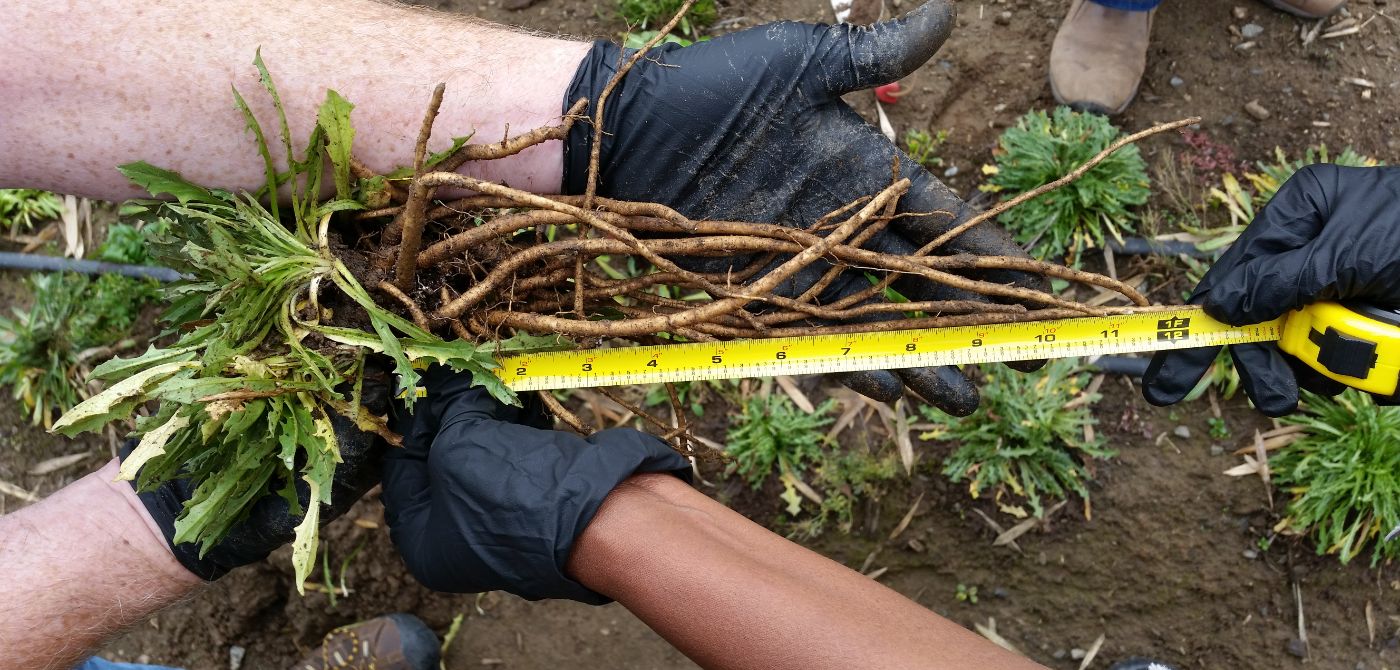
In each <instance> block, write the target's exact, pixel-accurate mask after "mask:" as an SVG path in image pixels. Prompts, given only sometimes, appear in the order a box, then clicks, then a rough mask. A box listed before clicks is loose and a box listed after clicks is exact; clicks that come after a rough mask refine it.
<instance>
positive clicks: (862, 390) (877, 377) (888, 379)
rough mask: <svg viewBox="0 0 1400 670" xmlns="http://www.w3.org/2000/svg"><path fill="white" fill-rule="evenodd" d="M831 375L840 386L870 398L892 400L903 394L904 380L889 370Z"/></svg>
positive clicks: (884, 400)
mask: <svg viewBox="0 0 1400 670" xmlns="http://www.w3.org/2000/svg"><path fill="white" fill-rule="evenodd" d="M832 376H833V377H834V378H835V379H836V381H838V382H841V385H842V386H845V387H846V388H848V389H851V390H852V391H855V392H856V393H859V394H861V395H863V396H865V397H867V398H870V399H871V400H878V401H880V402H894V401H896V400H899V397H900V396H902V395H904V382H903V381H901V380H900V379H899V376H898V375H896V374H895V373H893V372H890V371H889V370H864V371H860V372H838V373H836V374H834V375H832Z"/></svg>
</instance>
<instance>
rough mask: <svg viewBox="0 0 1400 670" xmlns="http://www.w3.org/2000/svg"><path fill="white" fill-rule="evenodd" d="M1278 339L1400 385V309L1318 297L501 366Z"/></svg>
mask: <svg viewBox="0 0 1400 670" xmlns="http://www.w3.org/2000/svg"><path fill="white" fill-rule="evenodd" d="M1274 340H1279V341H1280V342H1279V344H1280V346H1281V347H1282V348H1283V349H1284V350H1285V351H1287V352H1289V353H1291V354H1293V355H1294V356H1297V357H1299V358H1301V359H1303V360H1305V361H1307V362H1308V363H1309V364H1311V365H1312V366H1313V367H1315V368H1317V369H1318V370H1319V371H1320V372H1322V373H1323V374H1325V375H1327V376H1329V377H1332V378H1333V379H1336V380H1338V381H1341V382H1343V383H1345V384H1348V385H1350V386H1354V387H1356V388H1360V389H1362V390H1365V391H1370V392H1372V393H1377V394H1381V395H1394V394H1395V393H1396V390H1397V389H1396V387H1397V384H1400V312H1388V311H1383V310H1376V309H1370V308H1360V309H1351V308H1347V307H1343V306H1341V305H1337V304H1335V303H1320V304H1316V305H1311V306H1309V307H1307V308H1304V309H1302V310H1299V311H1296V312H1294V313H1292V314H1291V315H1289V316H1287V317H1284V318H1282V319H1277V320H1274V321H1269V322H1267V323H1259V324H1254V325H1251V326H1239V327H1237V326H1229V325H1226V324H1223V323H1221V322H1219V321H1216V320H1214V319H1212V318H1210V317H1209V316H1206V314H1205V312H1204V311H1202V310H1201V309H1200V308H1198V307H1182V308H1180V309H1175V310H1171V311H1164V312H1147V313H1142V314H1133V315H1125V316H1112V317H1084V318H1077V319H1059V320H1055V321H1037V322H1033V323H1008V324H995V325H986V326H961V327H952V328H933V329H925V330H898V331H889V332H876V333H858V334H851V335H812V336H809V337H788V338H774V339H764V340H736V341H729V342H693V343H686V344H674V345H662V346H653V347H623V348H616V349H588V350H580V351H553V352H542V353H532V354H524V355H519V356H513V357H510V358H506V359H503V360H502V361H501V368H500V370H499V374H500V375H501V378H502V380H503V381H504V382H505V383H506V385H507V386H509V387H510V388H512V389H514V390H516V391H538V390H546V389H566V388H579V387H587V386H619V385H629V384H655V383H661V382H680V381H695V380H701V379H735V378H741V377H767V376H773V375H799V374H827V373H832V372H852V371H860V370H892V369H899V368H912V367H928V366H938V365H966V364H969V363H992V362H1004V361H1020V360H1035V359H1042V358H1066V357H1072V356H1100V355H1105V354H1126V353H1136V352H1147V351H1162V350H1166V349H1187V348H1193V347H1208V346H1216V345H1228V344H1243V343H1247V342H1266V341H1274Z"/></svg>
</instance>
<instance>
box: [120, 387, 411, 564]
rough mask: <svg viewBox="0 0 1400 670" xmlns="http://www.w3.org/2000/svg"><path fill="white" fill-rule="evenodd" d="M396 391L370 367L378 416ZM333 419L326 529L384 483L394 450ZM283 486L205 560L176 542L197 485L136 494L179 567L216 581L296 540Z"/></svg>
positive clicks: (367, 395) (181, 483)
mask: <svg viewBox="0 0 1400 670" xmlns="http://www.w3.org/2000/svg"><path fill="white" fill-rule="evenodd" d="M392 387H393V378H392V376H391V375H390V374H389V372H388V371H387V368H383V367H379V366H372V365H371V366H366V368H365V377H364V383H363V386H362V388H361V393H362V397H361V402H362V403H363V404H364V406H365V407H367V408H368V409H369V411H371V412H372V413H374V414H376V415H379V416H383V415H385V414H388V412H389V397H390V389H391V388H392ZM330 420H331V424H332V425H333V426H334V428H335V438H336V442H337V443H338V445H339V447H340V457H341V462H340V463H339V464H338V465H336V466H335V480H334V486H333V487H332V489H331V504H330V505H328V506H322V508H321V525H323V526H324V525H325V524H327V523H330V522H331V521H332V520H334V519H337V518H339V517H340V515H342V514H344V513H345V512H346V510H349V509H350V506H351V505H354V504H355V501H357V500H359V499H360V496H363V495H364V494H365V491H368V490H369V489H370V488H372V487H373V486H374V485H375V484H377V483H379V470H380V463H381V461H382V455H383V453H384V451H385V450H386V449H388V448H389V445H388V443H386V442H385V441H384V439H383V438H381V437H379V436H378V435H375V434H373V433H366V432H364V431H362V430H360V429H359V428H357V427H356V426H355V425H354V423H353V422H351V421H350V420H349V419H346V418H345V417H342V416H340V415H338V414H332V415H331V417H330ZM134 447H135V442H129V443H128V444H127V447H126V451H125V452H124V453H123V454H122V458H126V457H127V456H128V455H129V454H130V450H131V449H132V448H134ZM139 480H140V477H137V478H135V479H133V480H132V482H131V485H132V486H133V487H135V486H136V483H137V482H138V481H139ZM279 484H280V482H276V481H274V482H273V483H272V484H271V486H270V488H269V490H268V491H267V493H266V494H265V495H264V496H263V497H262V499H260V500H259V501H258V502H257V503H256V504H254V505H253V509H252V511H251V512H250V513H249V514H248V517H247V518H246V519H244V520H243V521H241V522H239V523H238V524H236V525H234V526H233V528H232V529H231V530H230V531H229V533H228V535H227V536H226V537H225V538H224V539H223V540H222V541H221V542H219V543H218V544H217V545H215V546H214V547H212V548H210V550H209V551H208V553H206V554H205V555H204V557H203V558H200V556H199V551H200V549H199V548H200V545H199V544H196V543H191V542H184V543H180V544H175V542H174V538H175V517H177V516H179V515H180V512H181V510H182V509H183V508H184V505H185V501H187V500H189V499H190V497H191V496H193V495H194V489H195V486H194V484H192V483H191V482H190V481H189V480H187V479H173V480H170V481H168V482H165V483H164V484H161V485H160V486H158V487H156V488H155V489H154V490H152V491H144V492H142V491H137V494H136V495H137V496H138V497H139V498H140V499H141V502H142V503H144V504H145V505H146V510H147V511H148V512H149V513H150V515H151V518H152V519H154V520H155V522H156V525H158V526H160V530H161V533H162V534H164V535H165V541H166V542H169V543H170V549H171V551H172V552H174V554H175V558H176V559H177V560H179V561H180V564H181V565H183V566H185V568H186V569H188V570H189V571H190V572H192V573H194V574H195V575H197V576H199V577H200V578H202V579H206V580H215V579H218V578H219V577H222V576H224V575H225V574H227V573H228V571H230V570H232V569H234V568H236V567H239V566H243V565H248V564H249V563H256V562H258V561H261V560H263V559H264V558H267V555H268V554H270V553H272V551H273V550H274V549H277V548H278V547H281V546H282V545H284V544H287V543H288V542H291V541H292V538H293V537H294V536H295V535H296V527H297V524H299V523H301V519H302V516H301V515H292V514H291V513H290V512H289V511H288V506H287V501H286V500H285V499H283V498H282V496H281V495H278V494H277V493H276V489H277V488H279ZM296 486H297V494H298V496H299V497H300V499H301V506H302V509H306V506H307V504H308V501H309V500H310V491H309V489H308V488H307V486H306V482H305V481H301V480H298V481H297V484H296Z"/></svg>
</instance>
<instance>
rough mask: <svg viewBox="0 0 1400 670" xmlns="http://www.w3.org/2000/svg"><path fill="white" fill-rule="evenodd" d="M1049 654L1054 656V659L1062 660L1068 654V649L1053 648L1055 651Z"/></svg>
mask: <svg viewBox="0 0 1400 670" xmlns="http://www.w3.org/2000/svg"><path fill="white" fill-rule="evenodd" d="M1050 655H1051V656H1054V657H1055V660H1057V661H1063V660H1065V657H1066V656H1069V652H1068V651H1065V650H1064V649H1056V650H1055V653H1053V654H1050Z"/></svg>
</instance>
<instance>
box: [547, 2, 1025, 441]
mask: <svg viewBox="0 0 1400 670" xmlns="http://www.w3.org/2000/svg"><path fill="white" fill-rule="evenodd" d="M953 14H954V12H953V8H952V6H951V4H950V3H948V2H947V1H946V0H930V1H929V2H927V3H926V4H924V5H923V6H921V7H919V8H917V9H915V10H914V11H912V12H910V13H909V14H908V15H906V16H904V17H902V18H900V19H896V20H892V21H886V22H883V23H879V24H877V25H874V26H870V27H857V26H851V25H845V24H843V25H835V26H827V25H814V24H807V23H796V22H790V21H788V22H780V23H773V24H769V25H764V26H758V27H756V28H752V29H749V30H745V31H742V32H738V33H734V34H730V35H725V36H722V37H717V38H714V39H712V40H709V41H706V42H700V43H697V44H694V45H692V46H689V47H685V48H680V47H679V46H678V45H675V44H664V45H660V46H657V47H655V48H653V49H652V50H651V51H649V52H648V53H647V55H646V57H645V58H643V59H642V60H641V61H639V62H638V63H637V64H636V66H634V67H633V68H632V69H631V70H630V71H629V72H628V74H627V76H626V77H624V78H623V79H622V82H621V84H620V85H619V86H618V87H617V88H616V90H615V91H614V92H613V93H612V94H611V96H610V97H609V98H608V100H607V104H606V107H605V118H604V120H603V129H604V131H605V135H604V139H603V146H602V150H601V154H600V163H599V168H600V169H599V180H598V194H599V195H603V196H608V197H613V198H619V199H624V200H643V201H651V202H660V203H663V204H666V205H670V206H671V207H673V208H674V209H676V210H677V211H679V212H681V213H682V214H684V215H686V216H688V217H691V218H695V219H713V220H739V221H752V222H759V223H777V224H781V225H785V226H791V227H797V228H808V227H810V226H812V225H813V224H814V223H816V222H817V220H818V219H820V217H821V216H822V215H824V214H827V213H828V212H831V211H832V210H835V209H837V208H838V207H841V206H842V205H845V204H846V203H848V202H851V201H852V200H855V199H856V198H858V197H861V196H868V195H874V194H875V193H877V192H879V191H880V190H882V189H883V188H884V187H886V186H888V185H889V184H890V181H891V178H890V174H891V165H892V164H893V162H894V157H895V156H896V155H897V156H899V162H900V169H901V174H902V175H903V176H905V177H909V178H910V179H911V180H912V181H913V185H912V188H911V189H910V191H909V193H908V194H907V195H905V196H904V198H903V199H902V201H901V202H900V207H899V211H900V213H930V212H938V213H935V214H925V215H923V216H910V217H907V218H899V219H896V220H895V221H894V222H893V223H892V224H891V228H890V229H887V232H885V233H883V234H881V235H879V236H877V238H876V239H873V240H871V241H870V242H868V243H867V244H866V245H865V247H866V248H869V249H872V250H876V251H884V252H893V253H911V252H912V251H914V250H915V249H917V248H918V247H920V246H922V245H924V244H926V243H928V242H930V241H932V240H933V239H934V238H936V237H937V236H938V235H939V234H940V233H942V232H943V231H945V230H947V229H949V228H950V227H952V226H954V225H956V224H958V223H960V222H962V221H964V220H966V219H967V218H969V217H970V216H972V215H973V214H975V212H973V211H970V210H969V208H968V207H967V206H966V205H965V204H964V203H963V202H962V201H961V200H959V199H958V198H957V196H955V195H954V194H953V193H952V192H951V191H950V190H949V189H948V188H947V187H946V186H944V185H943V184H942V183H940V182H939V181H938V180H937V179H936V178H934V177H933V176H932V175H930V174H929V173H928V171H926V170H924V169H923V168H922V167H920V166H919V165H918V164H917V163H915V162H914V161H913V160H911V159H910V158H909V157H908V156H906V155H904V154H903V153H902V152H901V151H900V150H899V149H898V148H897V147H895V146H894V145H893V144H891V143H890V141H889V140H887V139H886V138H885V137H884V136H883V135H881V134H880V131H878V130H877V129H875V128H873V127H871V126H870V125H869V124H867V123H866V122H865V121H864V120H863V119H861V117H860V116H859V115H858V114H856V112H855V111H854V110H852V109H851V108H850V107H848V106H847V105H846V104H845V103H844V102H842V101H841V96H842V95H844V94H846V93H850V92H852V91H858V90H861V89H866V88H871V87H873V86H877V85H881V84H885V83H889V82H891V81H894V80H896V79H899V78H901V77H904V76H906V75H908V74H909V73H911V72H913V71H914V70H916V69H917V68H918V67H919V66H920V65H922V64H923V63H924V62H925V61H927V60H928V59H929V58H930V57H932V56H933V54H934V52H936V51H937V50H938V48H939V47H940V46H941V45H942V44H943V41H944V40H945V39H946V38H947V37H948V33H949V32H950V31H951V30H952V27H953V20H954V19H953ZM624 53H625V54H628V55H630V54H631V53H632V51H631V50H627V51H626V52H624V51H623V50H622V49H620V48H619V47H617V46H616V45H613V44H610V43H608V42H597V43H595V44H594V46H593V49H592V50H591V51H590V52H589V54H588V56H586V57H585V58H584V60H583V63H582V64H581V65H580V66H579V69H578V71H577V73H576V74H575V75H574V80H573V83H572V85H571V86H570V88H569V90H568V91H567V92H566V93H565V98H564V101H563V103H564V107H565V108H566V109H567V108H568V107H569V105H571V104H572V103H573V102H574V101H575V100H578V99H579V98H582V97H587V98H588V99H589V101H590V104H591V105H592V106H591V107H590V109H596V108H597V107H596V105H597V100H598V97H599V95H600V94H601V93H602V90H603V87H604V86H606V85H607V82H608V81H609V79H611V78H612V76H613V74H614V73H615V72H616V71H617V68H618V66H619V65H620V63H621V62H622V61H623V60H624ZM592 137H593V126H592V124H589V123H576V124H574V126H573V129H572V130H571V131H570V133H569V137H568V138H567V139H566V140H565V147H564V191H565V193H569V194H579V193H583V192H584V189H585V188H586V186H587V180H588V162H589V154H590V152H591V147H592ZM939 253H946V254H953V253H968V254H980V255H1006V256H1024V255H1025V254H1024V253H1023V252H1022V251H1021V249H1020V248H1019V247H1018V246H1016V245H1015V244H1014V243H1013V242H1012V240H1011V238H1010V237H1009V236H1008V235H1007V234H1006V233H1005V232H1003V231H1002V230H1001V229H999V228H998V227H997V226H995V225H991V224H985V225H980V226H978V227H976V228H974V229H972V230H969V231H967V232H965V233H963V234H962V235H961V236H960V237H958V238H957V239H955V240H953V241H952V242H951V243H949V244H947V245H945V247H944V248H943V249H941V250H940V251H939ZM750 260H751V259H749V258H738V259H723V258H722V259H677V261H678V262H680V263H681V264H683V265H686V266H687V267H690V268H691V269H694V270H698V271H704V272H724V271H726V270H727V269H729V268H731V267H732V268H734V269H736V270H737V269H741V268H743V267H745V266H747V265H748V264H749V262H750ZM777 262H781V261H777ZM829 267H830V266H829V265H827V264H826V263H824V262H819V263H814V264H813V265H811V266H809V268H808V269H807V270H806V271H805V272H803V273H801V274H799V275H797V276H796V277H794V278H793V279H792V280H790V281H789V282H787V283H786V285H785V286H784V287H783V289H782V290H780V291H779V293H780V294H782V295H785V296H787V297H795V296H796V295H798V294H800V293H801V292H802V291H803V290H804V289H806V288H807V287H810V286H811V285H813V284H814V283H815V282H816V280H817V279H818V278H820V277H821V276H822V275H823V274H825V272H826V270H827V269H828V268H829ZM979 278H982V279H986V280H988V281H995V282H1000V283H1012V284H1017V285H1021V286H1027V287H1033V288H1036V289H1042V290H1043V289H1044V288H1045V286H1046V285H1045V283H1044V282H1043V280H1042V279H1041V278H1039V277H1037V276H1032V275H1028V274H1024V273H1019V272H988V273H985V274H983V275H982V276H981V277H979ZM868 287H869V283H868V282H867V280H866V279H865V277H864V274H863V273H862V272H859V271H853V272H849V273H846V275H845V276H843V277H842V278H841V279H839V280H838V281H836V282H834V283H833V284H832V286H830V287H829V288H828V289H827V290H826V291H825V292H823V294H822V295H821V297H820V301H821V302H822V303H829V302H831V301H833V300H836V299H838V298H840V297H842V296H846V295H851V294H853V293H856V292H858V291H859V290H861V289H864V288H868ZM895 288H896V289H897V290H899V291H900V292H901V293H903V294H904V295H906V296H908V297H909V298H910V299H911V300H917V301H922V300H962V299H980V296H974V295H969V294H967V293H965V292H963V291H958V290H953V289H948V288H946V287H943V286H940V285H935V284H933V283H931V282H929V281H927V280H924V279H905V280H903V281H901V282H900V283H898V284H896V285H895ZM1039 365H1040V364H1039V363H1031V364H1029V365H1027V364H1025V363H1022V364H1017V365H1016V367H1017V368H1018V369H1035V368H1036V367H1039ZM843 381H846V382H847V385H849V386H851V387H852V388H855V389H856V390H858V391H861V392H862V393H865V394H866V395H869V396H871V397H875V398H877V399H882V400H893V399H895V398H898V397H899V395H900V394H901V392H902V391H903V386H904V385H905V384H907V385H908V386H909V387H910V388H911V389H912V390H914V391H915V392H916V393H918V394H919V395H920V396H922V397H923V398H924V399H925V400H927V401H929V402H931V403H933V404H934V405H936V406H937V407H939V408H940V409H942V410H944V411H945V412H948V413H950V414H956V415H966V414H970V413H972V412H973V411H974V410H975V409H976V408H977V402H978V394H977V389H976V387H974V386H973V385H972V383H971V382H969V381H968V380H967V379H966V378H965V377H963V375H962V374H961V373H960V372H959V371H958V370H957V369H954V368H940V369H931V368H925V369H918V370H900V371H898V372H897V373H890V372H875V373H861V374H860V375H857V376H856V377H855V378H853V379H852V378H848V379H845V380H843Z"/></svg>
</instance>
